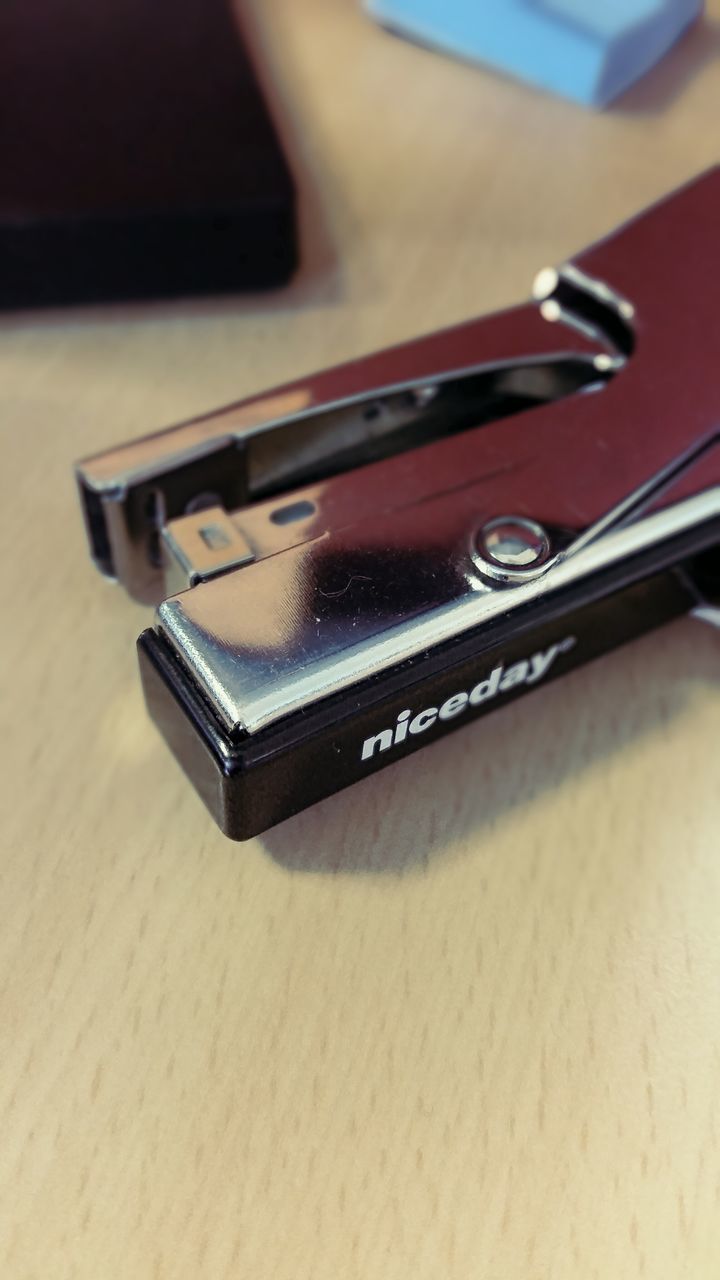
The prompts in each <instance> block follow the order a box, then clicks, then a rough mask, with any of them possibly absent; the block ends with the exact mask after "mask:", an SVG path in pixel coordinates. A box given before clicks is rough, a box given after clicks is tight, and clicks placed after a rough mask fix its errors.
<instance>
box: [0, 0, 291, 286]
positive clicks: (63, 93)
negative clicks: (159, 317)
mask: <svg viewBox="0 0 720 1280" xmlns="http://www.w3.org/2000/svg"><path fill="white" fill-rule="evenodd" d="M296 262H297V242H296V229H295V194H294V189H293V183H292V179H291V177H290V173H289V170H288V166H287V164H286V161H285V158H284V156H283V154H282V152H281V150H280V146H279V143H278V140H277V137H276V135H275V131H274V129H273V125H272V123H271V121H270V117H269V115H268V112H267V108H266V106H265V103H264V102H263V99H262V97H261V95H260V91H259V88H258V84H257V81H256V79H255V76H254V73H253V70H252V67H251V65H250V62H249V59H248V55H247V53H246V52H245V50H244V49H243V46H242V43H241V37H240V34H239V32H238V30H237V28H236V27H235V24H234V22H233V18H232V15H231V13H230V10H229V8H228V5H227V3H226V0H104V2H103V3H97V0H2V3H1V4H0V307H3V308H9V307H28V306H48V305H54V304H58V303H69V302H89V301H99V300H108V299H132V298H148V297H167V296H177V295H184V294H197V293H217V292H232V291H235V290H241V289H259V288H266V287H270V286H273V285H280V284H283V283H284V282H285V281H287V279H288V278H289V277H290V275H291V274H292V272H293V270H294V268H295V266H296Z"/></svg>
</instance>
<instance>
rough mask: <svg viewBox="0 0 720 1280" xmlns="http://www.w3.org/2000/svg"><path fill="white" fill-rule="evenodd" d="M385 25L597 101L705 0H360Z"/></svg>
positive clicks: (620, 86)
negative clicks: (364, 0)
mask: <svg viewBox="0 0 720 1280" xmlns="http://www.w3.org/2000/svg"><path fill="white" fill-rule="evenodd" d="M366 7H367V9H368V12H369V13H370V14H372V16H373V17H375V18H377V20H378V21H379V22H381V23H382V24H383V25H384V26H387V27H390V28H392V29H393V30H396V31H398V32H401V33H403V34H406V35H408V36H411V37H412V38H413V39H415V40H420V41H422V42H423V43H424V44H429V45H434V46H436V47H437V48H439V49H443V50H445V51H446V52H448V53H452V54H456V55H458V56H460V57H462V58H469V59H471V60H472V61H477V62H483V63H486V64H487V65H488V66H493V67H497V68H498V69H499V70H500V71H504V72H507V73H508V74H509V75H513V76H517V77H518V78H519V79H521V80H527V81H529V83H530V84H534V85H537V86H538V87H539V88H541V89H549V90H550V91H551V92H553V93H559V94H561V95H563V96H564V97H566V98H573V99H575V101H576V102H583V103H586V104H587V105H589V106H595V107H602V106H604V105H605V103H607V102H610V101H611V99H613V98H615V97H617V95H618V94H619V93H622V92H623V90H624V89H627V88H628V86H629V85H631V84H632V83H633V82H634V81H635V80H637V79H639V77H640V76H642V75H644V74H645V72H646V71H648V70H649V69H650V67H652V66H653V64H654V63H656V62H657V61H658V60H659V59H660V58H662V56H663V54H665V53H666V52H667V50H668V49H669V48H670V46H671V45H672V44H673V43H674V41H675V40H677V38H678V36H679V35H680V34H681V33H682V31H684V29H685V27H687V26H688V24H689V23H690V22H692V21H693V19H694V18H696V17H697V16H698V14H699V13H700V12H701V11H702V8H703V0H366Z"/></svg>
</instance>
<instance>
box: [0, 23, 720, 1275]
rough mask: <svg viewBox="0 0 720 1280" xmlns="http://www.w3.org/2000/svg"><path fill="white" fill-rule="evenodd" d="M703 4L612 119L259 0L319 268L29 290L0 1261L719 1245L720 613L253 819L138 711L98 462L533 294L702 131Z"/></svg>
mask: <svg viewBox="0 0 720 1280" xmlns="http://www.w3.org/2000/svg"><path fill="white" fill-rule="evenodd" d="M261 8H262V12H261ZM709 14H710V16H709V17H708V19H707V20H706V22H705V23H704V25H703V26H702V27H700V28H698V29H696V30H695V31H694V32H693V33H692V34H691V35H690V36H689V37H688V38H687V39H686V40H685V41H684V43H683V44H682V45H681V46H680V47H679V48H678V49H677V50H676V51H675V52H674V53H673V54H672V55H671V57H670V58H669V59H668V60H667V62H666V63H665V64H664V65H663V66H662V67H661V68H659V69H658V70H657V71H656V72H655V73H653V74H652V75H651V76H650V77H649V78H648V79H647V80H646V81H645V82H644V83H643V84H642V85H640V86H639V87H637V88H636V89H635V90H634V91H632V92H631V93H629V94H628V95H627V96H626V97H625V98H624V99H623V100H622V102H621V103H620V104H619V106H617V107H616V109H614V110H613V111H610V112H608V113H607V114H604V115H599V116H593V115H590V114H587V113H586V112H584V111H582V110H580V109H577V108H574V107H573V106H570V105H568V104H565V103H562V102H559V101H554V100H552V99H549V98H544V97H542V96H540V95H538V94H535V93H533V92H531V91H530V90H527V89H525V88H523V87H521V86H517V85H514V84H511V83H510V82H508V81H505V80H503V79H502V78H499V77H495V76H492V75H486V74H483V73H481V72H479V71H476V70H473V69H471V68H467V67H463V66H460V65H457V64H453V63H452V62H449V61H445V60H443V59H442V58H439V57H435V56H433V55H431V54H429V53H427V52H424V51H422V50H420V49H417V48H413V47H411V46H409V45H405V44H403V43H401V42H399V41H397V40H394V39H392V38H390V37H389V36H387V35H384V34H382V33H381V32H379V31H378V30H376V29H374V28H373V26H372V25H371V24H370V23H369V22H368V21H367V20H366V19H364V18H363V16H362V14H361V13H360V12H359V11H358V7H357V5H356V4H355V3H351V0H305V2H304V3H303V4H302V5H300V4H297V3H296V0H264V3H263V5H262V6H260V4H259V0H258V4H257V17H256V19H255V30H256V38H257V41H258V43H259V45H260V46H261V47H262V48H263V49H264V54H263V58H264V65H265V68H266V72H267V74H268V76H269V77H270V80H271V83H272V85H273V92H274V94H275V96H276V98H277V107H278V110H279V111H280V113H281V116H282V119H283V121H284V128H285V131H286V134H287V137H288V139H289V143H290V147H291V150H292V152H293V155H294V157H295V164H296V167H297V169H298V171H299V173H300V182H301V187H302V189H303V210H304V224H305V244H306V265H305V269H304V271H303V273H302V274H301V276H300V278H299V280H298V282H297V283H296V285H295V286H294V287H293V288H292V289H289V290H288V291H286V292H285V293H282V294H278V295H276V296H273V297H265V298H250V299H247V300H241V301H237V300H226V301H219V302H218V301H208V302H200V303H193V304H187V305H177V306H167V305H157V306H147V307H139V306H138V307H127V308H108V309H106V310H93V311H78V312H74V313H67V314H60V313H56V314H52V315H37V316H25V317H22V318H17V317H16V318H6V319H4V320H3V321H2V324H1V326H0V385H1V386H2V402H3V435H2V439H3V456H2V469H1V471H0V488H1V490H2V495H1V502H0V519H2V526H3V535H2V548H3V592H4V607H3V618H2V627H1V628H0V634H1V636H2V642H1V647H2V666H3V689H2V697H3V706H4V726H5V728H4V733H3V745H2V748H1V750H2V787H3V793H4V794H3V835H2V859H1V860H0V905H1V908H2V930H1V931H0V949H1V952H2V965H1V968H0V984H1V985H2V990H3V994H2V1005H1V1006H0V1007H1V1010H2V1012H1V1014H0V1016H1V1018H2V1022H1V1028H2V1030H1V1035H2V1050H1V1054H0V1135H1V1137H0V1169H1V1170H2V1175H1V1177H2V1195H3V1198H2V1209H1V1210H0V1224H1V1225H0V1232H1V1237H0V1274H1V1275H2V1276H3V1280H130V1278H132V1280H151V1278H152V1280H186V1278H187V1280H197V1278H198V1277H203V1278H205V1277H207V1278H208V1280H225V1278H226V1277H232V1278H233V1280H236V1278H238V1280H239V1278H242V1280H245V1278H247V1280H339V1278H340V1277H342V1280H409V1278H410V1277H412V1280H438V1278H439V1277H442V1278H443V1280H480V1278H482V1280H485V1278H486V1277H487V1278H488V1280H526V1278H527V1280H546V1278H548V1277H553V1278H554V1280H571V1278H572V1280H576V1278H577V1277H582V1278H583V1280H592V1278H593V1277H599V1278H601V1280H606V1277H610V1276H612V1277H613V1278H614V1280H618V1278H619V1277H632V1278H633V1280H635V1278H636V1277H641V1276H648V1277H652V1280H665V1278H667V1280H670V1278H672V1280H677V1278H678V1277H691V1278H692V1280H697V1278H698V1277H700V1278H702V1280H705V1278H706V1277H708V1278H709V1277H714V1276H716V1275H718V1274H719V1273H720V1148H719V1145H718V1144H719V1141H720V1088H719V1084H720V929H719V927H718V920H719V918H720V859H719V858H718V854H719V853H720V835H719V833H720V788H719V787H718V742H719V741H720V682H719V679H718V677H719V674H720V636H718V634H717V633H713V632H712V631H711V630H710V629H709V628H703V627H702V626H701V625H700V624H698V623H692V622H690V621H687V622H683V623H680V624H678V625H675V626H672V627H670V628H668V629H667V630H665V631H663V632H661V633H658V634H657V635H655V636H653V637H651V638H649V639H646V640H644V641H642V642H640V643H636V644H634V645H632V646H630V647H629V648H627V649H626V650H625V651H623V652H620V653H617V654H616V655H614V656H612V657H610V658H607V659H605V660H603V661H601V662H598V663H596V664H595V665H594V666H592V667H590V668H588V669H586V670H584V671H581V672H579V673H578V674H575V675H573V676H570V677H569V678H567V679H566V680H564V681H560V682H559V683H558V684H556V685H554V686H553V687H552V688H547V689H545V690H540V691H538V692H536V693H534V694H533V695H532V697H531V698H530V699H527V700H524V701H521V702H520V703H518V704H516V705H515V706H513V707H510V708H508V709H506V710H505V711H503V712H500V713H498V714H497V715H496V716H494V717H492V718H491V719H489V720H485V721H484V722H482V723H481V724H478V725H476V726H474V727H469V728H466V729H464V730H463V731H462V732H458V733H457V734H456V735H453V736H452V737H451V738H449V739H447V740H445V741H443V742H441V743H439V744H438V745H436V746H434V747H432V748H430V749H428V750H425V751H423V752H421V753H420V754H419V755H417V756H415V757H414V758H413V759H411V760H408V761H405V762H404V763H400V764H397V765H395V766H394V767H393V768H392V769H389V770H388V771H386V772H385V773H384V774H383V775H382V776H380V777H378V778H376V779H372V780H370V781H368V782H367V783H366V784H363V785H362V786H358V787H356V788H355V789H354V790H352V791H350V792H346V793H345V794H344V795H342V796H340V797H337V798H336V799H334V800H333V801H330V802H328V803H326V804H324V805H322V806H321V807H318V808H316V809H315V810H313V811H311V812H308V813H307V814H305V815H302V816H301V817H300V818H298V819H296V820H294V821H293V822H290V823H288V824H286V825H285V826H284V827H282V828H280V829H278V830H276V831H275V832H273V833H271V834H270V835H268V836H267V837H266V838H265V839H264V840H258V841H256V842H254V843H252V844H249V845H247V846H236V845H233V844H231V843H229V842H228V841H226V840H225V839H224V838H223V837H222V836H220V835H219V834H218V833H217V831H216V830H215V829H214V827H213V826H212V825H211V823H210V820H209V818H208V817H207V816H206V814H205V811H204V810H203V808H202V807H201V805H200V802H199V801H198V800H197V798H196V797H195V795H194V793H193V791H192V790H191V788H190V787H189V786H188V785H187V784H186V782H185V781H184V779H183V778H182V777H181V775H180V772H179V770H178V768H177V767H176V765H175V764H174V762H173V760H172V759H171V757H170V755H169V753H168V751H167V750H166V748H165V746H164V745H163V743H162V742H161V740H160V739H159V737H158V736H157V734H156V733H155V731H154V730H153V728H152V726H151V725H150V724H149V722H148V720H147V719H146V716H145V714H144V711H143V707H142V704H141V698H140V694H139V688H138V680H137V673H136V662H135V657H134V653H133V643H134V639H135V636H136V634H137V633H138V632H139V631H140V629H141V628H142V627H143V626H144V625H145V624H146V622H147V619H148V614H147V612H146V611H144V610H142V609H141V608H139V607H137V606H133V605H131V604H130V603H129V602H128V600H127V599H126V598H125V597H124V596H123V594H122V593H121V592H120V591H118V590H115V589H114V588H113V587H111V586H109V585H107V584H105V583H103V582H102V581H101V580H100V579H99V578H98V577H97V576H96V575H95V573H94V572H93V570H92V568H91V566H90V564H89V562H88V559H87V556H86V553H85V547H84V542H83V534H82V530H81V525H80V519H79V514H78V509H77V503H76V500H75V495H74V492H73V485H72V480H71V473H70V468H71V463H72V461H73V459H74V458H76V457H78V456H80V455H82V454H85V453H88V452H91V451H94V450H97V449H100V448H102V447H103V446H105V445H109V444H110V443H111V442H115V441H119V440H122V439H124V438H126V437H128V436H130V435H132V434H139V433H142V432H144V431H146V430H148V429H150V428H155V427H158V426H160V425H164V424H166V423H169V422H172V421H173V420H174V419H179V418H181V417H184V416H188V415H190V414H192V413H194V412H199V411H202V410H205V409H210V408H213V407H216V406H218V405H220V404H222V403H223V402H226V401H229V400H231V399H233V398H237V397H238V396H242V395H244V394H247V393H249V392H251V391H253V390H255V389H259V388H262V387H263V386H267V385H272V384H274V383H276V382H279V381H281V380H282V379H284V378H287V377H290V376H292V375H294V374H300V373H302V372H304V371H306V370H308V369H311V368H314V367H318V366H321V365H324V364H328V363H331V362H333V361H337V360H340V359H343V358H345V357H349V356H353V355H356V354H359V353H361V352H363V351H365V350H367V349H369V348H372V347H376V346H382V345H385V344H386V343H388V342H391V341H395V340H399V339H402V338H404V337H407V336H411V335H413V334H415V333H416V332H418V331H420V330H426V329H432V328H435V327H437V326H440V325H443V324H447V323H450V322H452V321H455V320H460V319H462V318H464V317H466V316H470V315H473V314H476V313H477V312H479V311H484V310H488V309H492V308H494V307H497V306H501V305H505V304H508V303H510V302H513V301H516V300H519V299H521V298H523V297H524V296H525V295H526V294H527V291H528V286H529V282H530V281H531V279H532V277H533V274H534V272H535V270H536V269H537V268H538V267H539V266H541V265H543V264H545V263H548V262H555V261H557V260H560V259H562V258H563V257H565V256H566V255H567V254H568V253H570V252H572V251H573V250H574V249H576V248H579V247H581V246H584V245H585V244H586V243H587V242H589V241H591V240H592V239H593V238H594V237H596V236H598V235H600V234H602V233H603V232H605V231H606V230H608V229H610V228H612V227H613V226H614V225H615V224H616V223H617V222H618V221H619V220H621V219H623V218H624V217H625V216H627V215H629V214H631V213H634V212H635V211H636V210H638V209H639V208H641V207H642V206H643V205H644V204H646V203H648V202H649V201H651V200H652V199H654V198H655V197H657V196H659V195H660V194H662V193H663V192H664V191H666V190H667V189H669V188H671V187H673V186H674V185H676V184H678V183H680V182H681V181H683V180H685V179H686V178H689V177H690V176H692V175H693V174H694V173H695V172H697V171H699V170H700V169H702V168H704V167H705V166H707V165H708V164H710V163H712V162H713V161H714V160H715V159H716V158H717V136H718V132H717V120H718V112H719V110H720V76H719V75H718V49H719V47H720V36H719V35H718V32H719V31H720V0H711V3H710V5H709ZM669 249H670V250H671V249H672V246H669ZM561 463H562V460H561V459H558V465H561Z"/></svg>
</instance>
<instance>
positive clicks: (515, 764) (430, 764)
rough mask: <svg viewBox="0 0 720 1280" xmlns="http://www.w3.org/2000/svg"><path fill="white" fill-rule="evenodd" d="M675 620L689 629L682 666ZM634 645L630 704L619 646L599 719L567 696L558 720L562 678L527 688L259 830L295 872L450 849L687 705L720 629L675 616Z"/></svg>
mask: <svg viewBox="0 0 720 1280" xmlns="http://www.w3.org/2000/svg"><path fill="white" fill-rule="evenodd" d="M683 628H697V631H696V633H694V642H693V646H692V669H691V670H690V669H688V668H687V661H686V659H687V654H688V648H689V646H688V643H687V632H685V634H683ZM702 637H704V638H702ZM634 643H636V644H642V645H644V648H645V654H646V659H647V660H646V664H645V667H644V673H645V676H644V680H643V684H642V686H640V687H638V688H637V689H636V690H635V689H634V690H633V701H632V705H631V706H630V707H629V706H628V700H627V682H626V675H625V668H624V665H623V659H622V657H621V655H620V653H617V654H615V655H610V656H606V657H605V658H604V659H603V663H604V665H605V666H606V679H607V699H606V700H605V699H603V707H604V708H606V709H605V710H604V711H603V713H602V715H601V716H600V717H598V716H595V718H594V719H593V720H592V721H590V720H589V718H588V716H578V715H577V714H576V708H577V702H576V701H575V702H574V709H573V710H571V708H570V705H568V708H567V711H566V713H565V715H564V718H563V722H562V723H560V722H559V720H558V715H557V708H556V707H553V701H556V700H557V697H558V692H559V686H558V685H555V686H554V687H553V686H547V687H545V688H543V689H539V690H536V691H534V692H533V693H531V694H529V695H528V696H526V697H524V698H522V699H520V700H519V701H518V702H516V703H514V704H513V705H512V706H509V707H507V708H506V709H505V710H499V711H498V712H497V713H495V714H493V715H492V716H490V717H488V718H486V719H483V720H482V721H479V722H476V723H475V724H472V725H468V726H466V727H465V728H463V729H461V730H460V731H458V732H457V733H454V734H451V735H449V736H448V737H446V738H444V739H442V740H441V741H439V742H436V743H434V744H433V745H432V746H430V747H427V748H425V749H424V750H421V751H419V752H417V753H415V754H414V755H413V756H411V757H409V758H406V759H404V760H401V761H398V762H397V763H396V764H393V765H392V766H391V767H390V768H388V769H385V770H384V771H383V772H381V773H379V774H375V775H374V776H373V777H371V778H367V779H366V780H364V781H362V782H360V783H357V784H355V786H353V787H351V788H350V789H348V790H346V791H342V792H340V793H338V794H337V795H335V796H332V797H330V798H329V799H328V800H324V801H322V802H321V803H320V804H318V805H315V806H314V807H313V808H311V809H308V810H306V811H305V812H304V813H301V814H298V815H297V816H296V817H294V818H290V819H288V821H286V822H284V823H282V824H281V825H280V826H278V827H275V828H273V829H272V830H271V831H269V832H267V833H266V834H265V835H264V836H263V837H262V843H263V845H264V847H265V849H266V850H267V852H268V854H269V855H270V857H272V858H273V859H274V861H275V862H277V863H278V864H280V865H281V866H282V867H284V868H286V869H287V870H290V871H294V872H305V873H308V872H310V873H316V874H326V875H327V874H334V875H338V874H340V875H371V876H378V875H391V876H392V875H394V876H397V875H402V874H407V873H413V872H422V871H423V870H424V869H425V868H426V867H427V865H428V863H429V862H430V861H431V860H435V859H440V858H444V857H449V856H457V853H458V844H459V843H460V844H461V843H462V842H463V841H465V840H467V838H468V837H470V836H472V835H476V836H477V837H483V839H485V840H486V839H487V837H488V835H490V834H491V833H492V830H493V828H494V827H496V826H497V825H498V824H499V823H501V822H502V821H503V819H504V818H506V817H508V816H509V815H510V814H511V813H512V812H513V811H515V810H517V809H522V808H525V807H526V806H529V805H532V804H533V803H534V802H535V801H536V800H538V799H539V798H540V797H541V796H542V795H543V794H545V793H547V792H551V791H555V790H558V789H563V788H565V789H567V790H568V791H569V790H570V788H571V787H572V784H573V779H574V778H575V777H576V776H577V775H578V774H581V773H585V772H587V771H590V770H592V769H593V768H594V767H596V766H597V765H599V764H601V763H602V761H603V760H605V759H606V758H608V757H610V756H611V755H612V754H613V753H616V752H622V751H625V750H630V749H632V747H633V744H635V743H637V742H638V740H641V739H643V738H644V737H646V736H648V735H650V734H653V733H657V732H658V731H659V730H662V728H663V727H664V726H667V725H668V724H669V723H670V722H672V720H673V719H674V718H675V717H677V716H679V715H680V714H681V713H683V712H684V711H686V710H687V708H688V704H689V701H690V699H691V698H692V697H693V696H694V694H695V693H696V692H697V685H698V682H700V683H707V684H711V683H715V682H716V681H717V679H718V648H719V647H720V635H719V634H718V633H717V632H714V631H713V630H712V629H711V628H709V627H706V628H705V630H704V631H702V629H701V627H700V625H699V624H698V623H697V622H691V621H687V620H684V621H682V622H680V623H677V624H675V625H674V626H673V627H672V628H668V629H667V637H666V639H664V640H662V641H660V642H659V643H657V642H656V643H655V644H654V642H653V637H645V638H644V639H642V640H638V641H636V642H634ZM679 655H680V656H681V658H682V659H684V660H685V661H682V662H679V660H678V658H679ZM587 679H588V675H587V668H581V669H579V670H578V671H575V672H573V673H572V674H571V675H569V676H567V677H565V679H564V680H563V682H562V683H563V684H565V683H566V681H571V682H574V683H575V689H576V690H577V689H581V688H582V682H583V681H587ZM568 687H569V686H568ZM658 688H662V690H663V698H662V700H659V699H658V698H657V689H658ZM596 705H597V701H596ZM549 714H552V715H553V719H554V727H555V729H556V733H555V734H554V735H552V736H550V735H548V725H547V718H546V717H547V715H549Z"/></svg>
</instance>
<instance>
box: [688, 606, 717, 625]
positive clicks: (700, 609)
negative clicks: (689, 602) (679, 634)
mask: <svg viewBox="0 0 720 1280" xmlns="http://www.w3.org/2000/svg"><path fill="white" fill-rule="evenodd" d="M692 616H693V618H697V620H698V622H706V623H707V625H708V626H710V627H715V628H716V629H720V605H717V604H699V605H698V606H697V608H696V609H693V610H692Z"/></svg>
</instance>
